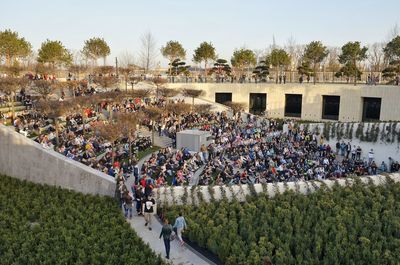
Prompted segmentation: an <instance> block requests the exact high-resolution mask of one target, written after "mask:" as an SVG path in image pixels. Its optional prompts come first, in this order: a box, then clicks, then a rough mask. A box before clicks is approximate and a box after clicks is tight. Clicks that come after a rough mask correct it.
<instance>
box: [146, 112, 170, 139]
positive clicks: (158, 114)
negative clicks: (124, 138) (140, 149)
mask: <svg viewBox="0 0 400 265" xmlns="http://www.w3.org/2000/svg"><path fill="white" fill-rule="evenodd" d="M164 111H165V110H164V109H161V108H157V107H146V108H145V109H144V113H145V115H146V116H147V117H148V118H149V120H150V121H151V142H152V144H153V146H154V145H155V143H154V133H155V123H156V122H158V121H159V120H160V119H161V115H162V114H163V113H164Z"/></svg>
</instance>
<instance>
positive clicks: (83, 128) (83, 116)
mask: <svg viewBox="0 0 400 265" xmlns="http://www.w3.org/2000/svg"><path fill="white" fill-rule="evenodd" d="M81 115H82V135H83V137H85V132H86V129H85V109H83V111H82V113H81Z"/></svg>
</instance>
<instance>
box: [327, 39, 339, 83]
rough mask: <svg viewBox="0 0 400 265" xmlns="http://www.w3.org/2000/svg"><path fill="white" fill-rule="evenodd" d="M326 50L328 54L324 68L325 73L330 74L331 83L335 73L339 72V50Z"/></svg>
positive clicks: (337, 48)
mask: <svg viewBox="0 0 400 265" xmlns="http://www.w3.org/2000/svg"><path fill="white" fill-rule="evenodd" d="M328 50H329V53H328V56H327V58H326V62H325V66H326V70H327V71H329V72H332V82H333V81H334V78H335V73H337V72H338V71H339V70H340V63H339V60H338V58H339V54H340V48H339V47H330V48H328Z"/></svg>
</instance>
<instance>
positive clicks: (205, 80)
mask: <svg viewBox="0 0 400 265" xmlns="http://www.w3.org/2000/svg"><path fill="white" fill-rule="evenodd" d="M204 83H207V60H206V61H204Z"/></svg>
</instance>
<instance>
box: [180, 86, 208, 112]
mask: <svg viewBox="0 0 400 265" xmlns="http://www.w3.org/2000/svg"><path fill="white" fill-rule="evenodd" d="M203 94H204V91H203V90H199V89H190V88H183V89H182V95H183V96H184V97H189V98H192V108H193V106H194V99H195V98H198V97H200V96H201V95H203Z"/></svg>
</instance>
